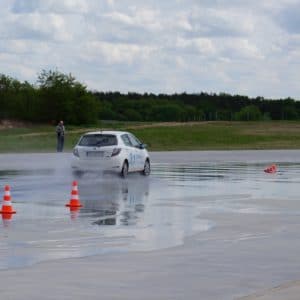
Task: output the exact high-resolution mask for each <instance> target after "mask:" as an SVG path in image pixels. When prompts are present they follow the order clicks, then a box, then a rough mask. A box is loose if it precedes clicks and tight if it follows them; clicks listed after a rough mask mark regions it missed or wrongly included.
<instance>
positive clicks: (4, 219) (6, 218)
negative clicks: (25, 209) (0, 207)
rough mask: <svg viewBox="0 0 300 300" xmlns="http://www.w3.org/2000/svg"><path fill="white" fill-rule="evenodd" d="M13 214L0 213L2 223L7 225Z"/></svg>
mask: <svg viewBox="0 0 300 300" xmlns="http://www.w3.org/2000/svg"><path fill="white" fill-rule="evenodd" d="M12 216H13V214H2V223H3V226H4V227H9V225H10V223H11V220H12Z"/></svg>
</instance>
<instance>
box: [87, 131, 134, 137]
mask: <svg viewBox="0 0 300 300" xmlns="http://www.w3.org/2000/svg"><path fill="white" fill-rule="evenodd" d="M128 133H129V132H127V131H116V130H101V131H91V132H86V133H85V134H84V135H89V134H111V135H117V136H120V135H122V134H128Z"/></svg>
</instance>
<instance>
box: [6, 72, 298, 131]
mask: <svg viewBox="0 0 300 300" xmlns="http://www.w3.org/2000/svg"><path fill="white" fill-rule="evenodd" d="M1 119H17V120H23V121H30V122H39V123H49V122H57V121H58V120H60V119H63V120H65V121H66V122H67V123H69V124H74V125H76V124H93V123H96V122H97V121H98V120H118V121H161V122H164V121H178V122H189V121H205V120H206V121H217V120H223V121H226V120H227V121H235V120H236V121H257V120H299V119H300V102H299V101H297V100H295V99H292V98H285V99H265V98H263V97H256V98H250V97H247V96H241V95H230V94H225V93H219V94H215V93H204V92H201V93H198V94H187V93H181V94H172V95H169V94H152V93H144V94H141V93H120V92H98V91H94V92H92V91H89V90H88V89H87V87H86V86H85V85H84V84H82V83H80V82H79V81H77V80H76V78H75V77H73V76H72V75H71V74H64V73H61V72H59V71H52V70H50V71H47V70H43V71H42V72H41V73H40V74H39V75H38V78H37V82H36V83H35V84H30V83H29V82H27V81H25V82H20V81H19V80H17V79H14V78H12V77H9V76H6V75H4V74H2V75H0V120H1Z"/></svg>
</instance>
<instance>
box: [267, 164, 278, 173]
mask: <svg viewBox="0 0 300 300" xmlns="http://www.w3.org/2000/svg"><path fill="white" fill-rule="evenodd" d="M264 172H266V173H276V172H277V166H276V165H274V164H273V165H271V166H269V167H267V168H265V169H264Z"/></svg>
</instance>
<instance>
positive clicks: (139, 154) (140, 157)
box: [129, 134, 146, 170]
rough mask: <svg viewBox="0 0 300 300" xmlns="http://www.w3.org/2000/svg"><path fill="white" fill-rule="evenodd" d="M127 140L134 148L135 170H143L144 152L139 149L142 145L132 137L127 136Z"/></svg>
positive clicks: (131, 135)
mask: <svg viewBox="0 0 300 300" xmlns="http://www.w3.org/2000/svg"><path fill="white" fill-rule="evenodd" d="M129 139H130V142H131V144H132V145H133V147H134V148H135V165H136V170H143V169H144V164H145V159H146V157H145V150H144V149H143V148H141V145H142V143H141V142H140V141H139V140H138V139H137V138H136V137H135V136H134V135H133V134H129Z"/></svg>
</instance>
